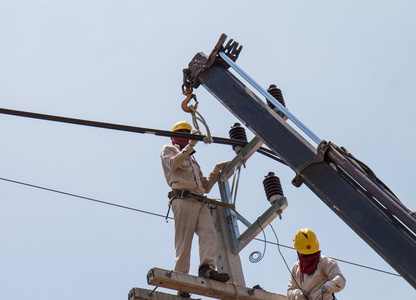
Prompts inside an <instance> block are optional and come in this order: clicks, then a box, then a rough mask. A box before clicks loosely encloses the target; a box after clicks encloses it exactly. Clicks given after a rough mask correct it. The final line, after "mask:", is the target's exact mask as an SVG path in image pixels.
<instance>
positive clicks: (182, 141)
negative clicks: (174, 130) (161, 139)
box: [172, 138, 189, 149]
mask: <svg viewBox="0 0 416 300" xmlns="http://www.w3.org/2000/svg"><path fill="white" fill-rule="evenodd" d="M172 143H173V144H174V145H179V146H180V147H181V149H183V148H185V146H186V145H188V143H189V140H188V139H181V138H172Z"/></svg>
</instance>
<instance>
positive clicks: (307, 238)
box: [293, 228, 319, 255]
mask: <svg viewBox="0 0 416 300" xmlns="http://www.w3.org/2000/svg"><path fill="white" fill-rule="evenodd" d="M293 246H294V247H295V248H296V250H297V251H298V252H299V253H300V254H303V255H309V254H314V253H316V252H318V250H319V242H318V239H317V238H316V235H315V232H313V231H312V230H310V229H309V228H303V229H301V230H299V231H298V232H297V233H296V235H295V238H294V240H293Z"/></svg>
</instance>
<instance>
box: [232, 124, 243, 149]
mask: <svg viewBox="0 0 416 300" xmlns="http://www.w3.org/2000/svg"><path fill="white" fill-rule="evenodd" d="M229 134H230V139H235V140H240V141H244V142H247V135H246V130H245V129H244V128H243V127H241V124H240V123H235V124H234V125H233V126H232V127H231V129H230V131H229ZM241 149H243V146H237V145H233V150H234V151H235V153H238V152H240V151H241Z"/></svg>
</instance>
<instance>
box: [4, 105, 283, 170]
mask: <svg viewBox="0 0 416 300" xmlns="http://www.w3.org/2000/svg"><path fill="white" fill-rule="evenodd" d="M0 113H1V114H6V115H12V116H18V117H25V118H32V119H39V120H46V121H54V122H61V123H68V124H76V125H82V126H90V127H97V128H104V129H112V130H119V131H127V132H135V133H143V134H152V135H157V136H164V137H178V138H185V139H192V140H197V141H203V140H204V136H203V135H196V134H190V133H184V132H174V131H169V130H160V129H153V128H144V127H137V126H129V125H120V124H113V123H106V122H97V121H90V120H83V119H74V118H68V117H61V116H55V115H46V114H40V113H34V112H28V111H21V110H12V109H6V108H0ZM212 139H213V143H215V144H225V145H233V146H245V145H247V142H245V141H241V140H236V139H227V138H222V137H212ZM257 152H259V153H261V154H263V155H265V156H267V157H269V158H271V159H273V160H276V161H278V162H280V163H282V164H285V163H284V162H283V160H282V159H281V158H280V157H278V156H277V155H276V154H275V153H274V152H273V151H271V150H270V149H267V148H264V147H261V148H260V149H259V150H257Z"/></svg>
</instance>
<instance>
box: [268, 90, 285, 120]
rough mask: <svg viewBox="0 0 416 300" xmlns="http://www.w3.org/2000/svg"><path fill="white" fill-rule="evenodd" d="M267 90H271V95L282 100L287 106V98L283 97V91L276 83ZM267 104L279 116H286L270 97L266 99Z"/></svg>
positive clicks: (281, 102)
mask: <svg viewBox="0 0 416 300" xmlns="http://www.w3.org/2000/svg"><path fill="white" fill-rule="evenodd" d="M267 92H269V94H270V95H272V96H273V97H274V98H275V99H276V100H277V101H279V102H280V104H282V105H283V106H284V107H286V104H285V100H284V99H283V94H282V91H281V90H280V89H279V88H278V87H277V86H276V85H275V84H271V85H270V86H269V88H268V89H267ZM266 102H267V105H268V106H269V107H270V108H271V109H273V110H274V111H275V112H276V113H277V114H278V115H279V116H281V117H282V118H284V117H285V116H286V115H285V114H284V113H283V112H282V111H280V109H278V108H277V107H276V106H275V105H274V104H273V103H271V102H270V100H269V99H266Z"/></svg>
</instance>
